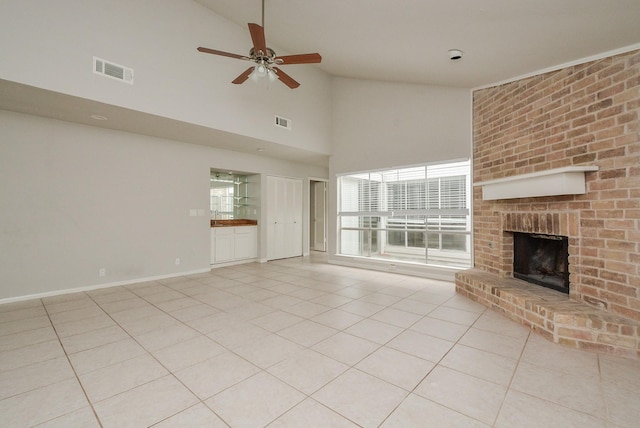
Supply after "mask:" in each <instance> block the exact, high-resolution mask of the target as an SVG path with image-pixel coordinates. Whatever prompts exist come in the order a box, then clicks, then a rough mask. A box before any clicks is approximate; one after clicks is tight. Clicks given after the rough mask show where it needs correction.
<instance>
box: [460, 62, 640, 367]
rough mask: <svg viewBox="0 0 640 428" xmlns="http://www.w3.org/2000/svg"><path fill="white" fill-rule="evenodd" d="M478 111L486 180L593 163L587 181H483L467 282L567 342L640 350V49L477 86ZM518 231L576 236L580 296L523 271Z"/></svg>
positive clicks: (478, 174) (476, 158)
mask: <svg viewBox="0 0 640 428" xmlns="http://www.w3.org/2000/svg"><path fill="white" fill-rule="evenodd" d="M473 120H474V124H473V130H474V136H473V140H474V146H473V166H474V183H486V182H492V181H496V180H497V181H500V180H502V179H511V178H518V177H520V176H527V175H535V174H537V173H544V172H545V171H550V170H557V169H563V168H575V167H582V166H584V167H586V168H585V172H584V191H583V192H575V193H572V192H569V194H565V193H564V192H563V191H562V190H558V192H557V194H553V193H554V192H553V188H555V186H554V185H551V186H546V187H549V188H550V189H543V190H545V191H547V192H546V193H543V196H535V197H532V196H530V195H529V194H528V193H526V192H525V193H524V194H523V195H524V196H519V195H518V194H517V192H516V193H515V194H509V195H507V196H505V197H504V198H500V197H495V198H493V197H492V198H488V197H487V195H486V194H485V195H484V198H483V187H482V186H476V187H474V209H473V222H474V230H473V238H474V268H472V269H469V270H466V271H463V272H459V273H458V274H457V275H456V288H457V290H458V292H460V293H462V294H464V295H467V296H468V297H470V298H472V299H474V300H476V301H478V302H481V303H483V304H485V305H487V306H489V307H492V308H494V309H496V310H498V311H500V312H502V313H503V314H505V315H506V316H508V317H510V318H512V319H514V320H517V321H519V322H521V323H522V324H524V325H527V326H529V327H531V328H532V329H533V330H535V331H537V332H539V333H541V334H543V335H544V336H546V337H548V338H549V339H551V340H554V341H555V342H560V343H565V344H567V345H570V346H573V347H577V348H581V349H592V350H598V351H604V352H611V353H616V354H621V355H626V356H632V357H638V356H640V231H639V229H640V51H637V50H636V51H632V52H627V53H623V54H620V55H616V56H612V57H607V58H603V59H600V60H596V61H592V62H588V63H584V64H579V65H575V66H572V67H567V68H564V69H561V70H557V71H552V72H549V73H545V74H541V75H537V76H534V77H529V78H525V79H522V80H519V81H515V82H510V83H506V84H503V85H499V86H495V87H490V88H486V89H480V90H476V91H475V92H474V94H473ZM507 185H509V183H507ZM515 232H525V233H535V234H546V235H560V236H566V237H567V243H568V263H569V265H568V274H569V283H570V287H569V294H568V295H567V294H566V293H562V292H559V291H555V290H550V289H547V288H543V287H540V286H538V285H535V284H530V283H527V282H524V281H522V280H519V279H514V277H513V276H514V275H513V269H514V265H513V257H514V254H513V252H514V249H513V237H514V233H515Z"/></svg>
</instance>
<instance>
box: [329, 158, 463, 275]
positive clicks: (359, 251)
mask: <svg viewBox="0 0 640 428" xmlns="http://www.w3.org/2000/svg"><path fill="white" fill-rule="evenodd" d="M469 170H470V166H469V161H465V162H455V163H447V164H439V165H424V166H417V167H407V168H398V169H392V170H384V171H374V172H367V173H360V174H347V175H342V176H339V177H338V187H339V192H340V196H339V201H338V203H339V208H338V226H339V249H338V253H339V254H342V255H351V256H360V257H370V258H375V259H383V260H396V261H407V262H414V263H422V264H427V265H436V266H450V267H469V266H470V263H471V242H470V236H471V230H470V227H471V226H470V215H469V203H470V176H469V174H470V172H469Z"/></svg>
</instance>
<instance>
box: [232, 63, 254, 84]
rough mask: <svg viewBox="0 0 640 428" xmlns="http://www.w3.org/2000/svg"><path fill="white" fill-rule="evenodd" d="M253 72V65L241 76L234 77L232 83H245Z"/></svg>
mask: <svg viewBox="0 0 640 428" xmlns="http://www.w3.org/2000/svg"><path fill="white" fill-rule="evenodd" d="M251 73H253V67H249V68H247V69H246V70H245V71H244V72H243V73H242V74H241V75H240V76H238V77H236V78H235V79H233V80H232V81H231V83H235V84H236V85H239V84H240V83H244V82H246V81H247V79H248V78H249V75H250V74H251Z"/></svg>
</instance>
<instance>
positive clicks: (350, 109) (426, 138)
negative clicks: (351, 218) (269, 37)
mask: <svg viewBox="0 0 640 428" xmlns="http://www.w3.org/2000/svg"><path fill="white" fill-rule="evenodd" d="M332 95H333V103H332V116H333V120H332V126H333V133H332V135H333V137H332V138H333V152H332V156H331V160H330V166H329V174H330V177H331V181H330V195H331V196H330V200H329V221H330V227H329V230H330V231H331V232H330V234H329V253H330V255H334V254H335V252H336V242H337V241H336V238H337V236H336V234H337V225H336V215H337V201H336V195H337V180H336V174H341V173H347V172H359V171H369V170H374V169H382V168H393V167H400V166H406V165H417V164H424V163H429V162H437V161H445V160H450V159H468V158H470V156H471V91H470V90H469V89H462V88H460V89H458V88H447V87H440V86H427V85H414V84H401V83H387V82H375V81H367V80H356V79H347V78H334V79H333V83H332Z"/></svg>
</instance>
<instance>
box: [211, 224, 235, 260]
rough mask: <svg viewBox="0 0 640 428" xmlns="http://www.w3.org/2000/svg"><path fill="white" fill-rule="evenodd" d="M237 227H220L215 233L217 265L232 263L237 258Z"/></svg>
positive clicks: (214, 251)
mask: <svg viewBox="0 0 640 428" xmlns="http://www.w3.org/2000/svg"><path fill="white" fill-rule="evenodd" d="M234 229H235V227H218V228H214V231H215V235H216V237H215V246H214V247H213V253H214V254H215V257H214V259H215V263H221V262H230V261H232V260H234V258H235V234H234Z"/></svg>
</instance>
